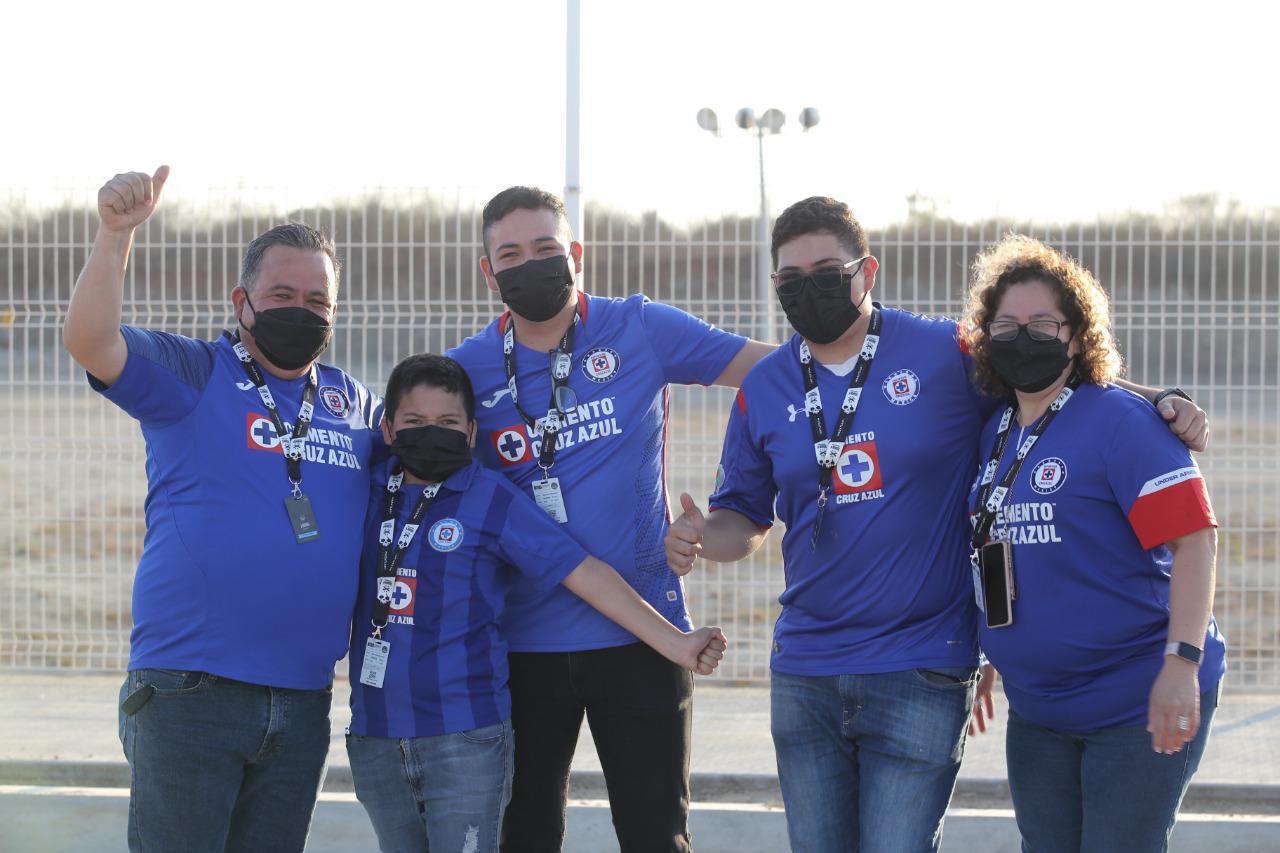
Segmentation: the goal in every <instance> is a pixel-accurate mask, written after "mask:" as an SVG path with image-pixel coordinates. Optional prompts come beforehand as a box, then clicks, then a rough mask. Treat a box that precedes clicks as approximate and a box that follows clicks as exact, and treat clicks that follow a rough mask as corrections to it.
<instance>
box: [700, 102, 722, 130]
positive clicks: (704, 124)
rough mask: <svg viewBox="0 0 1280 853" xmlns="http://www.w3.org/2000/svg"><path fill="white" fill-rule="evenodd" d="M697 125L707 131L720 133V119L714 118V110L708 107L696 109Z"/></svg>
mask: <svg viewBox="0 0 1280 853" xmlns="http://www.w3.org/2000/svg"><path fill="white" fill-rule="evenodd" d="M698 127H700V128H702V129H703V130H705V131H706V132H707V133H714V134H715V135H716V136H719V135H720V120H719V119H717V118H716V111H715V110H713V109H710V108H709V107H703V108H702V109H700V110H698Z"/></svg>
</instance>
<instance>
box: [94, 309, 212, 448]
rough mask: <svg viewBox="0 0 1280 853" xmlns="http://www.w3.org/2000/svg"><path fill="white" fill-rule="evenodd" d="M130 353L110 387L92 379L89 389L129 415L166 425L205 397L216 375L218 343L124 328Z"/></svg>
mask: <svg viewBox="0 0 1280 853" xmlns="http://www.w3.org/2000/svg"><path fill="white" fill-rule="evenodd" d="M120 332H121V334H122V335H124V341H125V345H126V346H127V347H128V350H129V355H128V357H127V358H126V359H125V363H124V370H123V372H121V374H120V378H119V379H117V380H116V381H115V382H114V383H112V384H111V385H110V386H107V385H106V384H104V383H103V382H101V381H100V380H99V379H98V378H97V377H95V376H92V375H89V377H88V379H89V385H90V387H92V388H93V390H95V391H97V392H98V393H100V394H102V396H103V397H106V398H107V399H108V400H110V401H111V402H113V403H115V404H116V405H117V406H119V407H120V408H121V409H123V410H124V411H125V412H126V413H127V414H129V415H130V416H131V417H133V418H136V419H137V420H139V421H141V422H142V423H144V424H149V425H152V426H163V425H165V424H169V423H173V422H175V421H178V420H181V419H182V418H184V417H186V416H187V415H188V414H189V413H190V412H191V410H192V409H194V408H195V407H196V404H197V403H198V402H199V401H200V397H201V396H202V395H203V394H204V389H205V386H206V385H208V384H209V377H210V375H212V373H213V358H214V352H213V347H214V345H213V344H212V343H210V342H208V341H199V340H196V339H194V338H188V337H184V336H182V335H174V334H170V333H168V332H155V331H151V330H149V329H138V328H135V327H133V326H121V327H120Z"/></svg>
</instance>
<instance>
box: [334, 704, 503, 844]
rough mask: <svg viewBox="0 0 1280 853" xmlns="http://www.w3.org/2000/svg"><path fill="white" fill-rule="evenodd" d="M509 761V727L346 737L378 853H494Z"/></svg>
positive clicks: (354, 775) (357, 789)
mask: <svg viewBox="0 0 1280 853" xmlns="http://www.w3.org/2000/svg"><path fill="white" fill-rule="evenodd" d="M514 753H515V738H514V737H513V735H512V732H511V721H510V720H507V721H505V722H502V723H498V724H497V725H493V726H485V727H484V728H479V729H472V730H471V731H466V732H457V733H454V734H447V735H438V736H435V737H416V738H388V737H364V736H361V735H347V755H348V756H350V758H351V777H352V780H353V781H354V782H355V788H356V799H358V800H359V801H360V803H361V805H363V806H364V808H365V811H367V812H368V813H369V820H370V821H371V822H372V823H373V830H374V832H376V833H377V835H378V846H379V848H380V849H381V850H382V851H383V853H428V851H430V850H436V851H442V850H443V851H459V850H462V851H466V853H497V850H498V840H499V836H500V834H501V831H502V814H503V812H504V811H505V810H506V807H507V803H508V802H509V801H510V800H511V771H512V767H513V765H514V761H513V760H512V759H513V755H514Z"/></svg>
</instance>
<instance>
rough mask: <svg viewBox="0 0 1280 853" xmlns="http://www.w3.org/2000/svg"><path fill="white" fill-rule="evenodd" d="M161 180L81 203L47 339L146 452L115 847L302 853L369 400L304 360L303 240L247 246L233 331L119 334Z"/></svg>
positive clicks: (306, 264) (346, 620) (321, 252)
mask: <svg viewBox="0 0 1280 853" xmlns="http://www.w3.org/2000/svg"><path fill="white" fill-rule="evenodd" d="M168 177H169V168H168V167H167V166H161V167H160V168H159V169H158V170H156V172H155V173H154V174H148V173H145V172H130V173H127V174H120V175H116V176H115V177H114V178H112V179H111V180H110V181H108V182H107V183H106V184H105V185H104V186H103V187H102V189H101V190H100V191H99V193H98V215H99V218H100V225H99V228H98V233H97V236H96V238H95V239H94V244H93V249H92V251H91V252H90V255H89V259H88V261H87V262H86V264H85V268H84V271H83V272H82V273H81V274H80V280H79V281H78V282H77V284H76V289H75V292H74V294H73V295H72V297H71V304H70V306H69V307H68V309H67V317H66V322H65V325H64V329H63V333H64V339H65V344H66V347H67V350H68V351H69V352H70V353H71V355H72V356H73V357H74V358H75V359H76V361H77V362H79V363H80V365H81V366H83V367H84V368H85V370H86V371H87V372H88V374H89V377H88V378H89V384H90V385H91V386H92V387H93V389H94V390H95V391H97V392H99V393H100V394H102V395H103V396H104V397H106V398H107V399H108V400H110V401H111V402H113V403H115V404H116V405H117V406H119V407H120V408H121V409H123V410H124V411H125V412H126V413H128V414H129V415H130V416H132V417H133V418H135V419H136V420H138V422H139V424H140V426H141V429H142V435H143V438H144V439H145V441H146V446H147V500H146V520H147V533H146V539H145V541H144V544H143V549H142V557H141V559H140V560H139V563H138V569H137V573H136V575H135V578H134V588H133V623H134V625H133V632H132V636H131V638H130V646H131V648H130V658H129V673H128V677H127V678H126V679H125V683H124V685H123V686H122V688H121V691H120V737H121V741H122V744H123V746H124V752H125V756H126V758H128V760H129V766H130V770H131V784H130V801H129V849H130V850H132V851H174V850H183V851H210V853H213V851H233V850H234V851H240V850H243V851H249V850H254V851H260V850H271V851H301V850H302V849H303V846H304V844H305V842H306V837H307V830H308V827H309V825H310V820H311V812H312V809H313V808H314V805H315V798H316V792H317V791H318V789H319V787H320V782H321V779H322V778H323V774H324V763H325V757H326V755H327V754H328V748H329V705H330V701H331V699H332V681H333V667H334V663H335V662H336V661H337V660H338V659H339V658H341V657H342V656H343V654H344V653H345V652H346V648H347V639H348V634H349V628H350V620H351V611H352V607H353V605H354V603H355V597H356V582H357V571H358V566H359V560H360V544H361V534H362V530H361V525H362V522H363V519H364V511H365V500H366V497H367V495H368V476H369V475H368V468H369V463H370V461H371V454H372V451H373V448H374V446H375V443H380V439H378V438H376V436H377V432H376V427H377V426H378V423H379V421H380V418H381V414H380V408H381V402H380V401H379V400H378V399H377V398H376V397H375V396H374V395H372V394H371V393H370V392H369V391H368V390H367V389H366V388H365V387H364V386H363V385H361V384H360V383H358V382H356V381H355V380H353V379H352V378H350V377H349V376H347V375H346V374H345V373H344V372H342V371H341V370H339V369H338V368H336V367H331V366H329V365H327V364H320V363H319V362H317V361H316V359H317V358H318V357H319V356H320V354H321V352H323V351H324V349H325V348H326V347H327V346H328V344H329V340H330V338H331V336H332V334H333V327H332V324H333V320H334V317H335V315H336V314H337V296H338V271H339V263H338V260H337V258H336V256H335V253H334V247H333V244H332V243H331V242H330V241H329V239H328V238H327V237H325V236H324V235H323V234H321V233H320V232H318V231H316V230H315V229H313V228H310V227H309V226H306V225H301V224H288V225H281V226H277V227H275V228H272V229H271V230H269V231H267V232H265V233H264V234H261V235H259V236H258V237H257V238H256V239H255V240H254V241H253V242H252V243H250V244H249V247H248V249H247V250H246V252H245V255H244V261H243V265H242V267H241V272H240V278H239V281H238V282H237V283H236V284H235V285H234V287H233V288H232V290H231V302H232V312H233V314H234V316H235V319H236V328H235V331H227V332H223V333H222V335H221V336H220V337H219V338H218V339H217V340H214V341H203V340H196V339H193V338H189V337H185V336H182V335H175V334H170V333H167V332H158V331H150V330H146V329H139V328H135V327H133V326H128V325H122V324H121V318H122V313H123V302H124V276H125V269H126V265H127V263H128V259H129V252H130V249H131V247H132V245H133V238H134V233H135V231H136V229H137V228H138V226H140V225H142V224H143V223H144V222H146V221H147V219H148V218H149V217H150V216H151V215H152V213H153V212H154V211H155V209H156V206H157V205H158V203H159V200H160V195H161V192H162V191H163V189H164V186H165V182H166V180H167V179H168ZM165 285H166V286H167V285H168V282H165ZM317 437H319V440H309V439H317ZM321 441H323V445H325V446H321Z"/></svg>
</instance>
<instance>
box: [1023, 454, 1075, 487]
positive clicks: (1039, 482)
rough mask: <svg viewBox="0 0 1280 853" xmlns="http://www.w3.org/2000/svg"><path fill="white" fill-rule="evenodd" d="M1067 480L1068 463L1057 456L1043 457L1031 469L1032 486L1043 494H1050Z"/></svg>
mask: <svg viewBox="0 0 1280 853" xmlns="http://www.w3.org/2000/svg"><path fill="white" fill-rule="evenodd" d="M1066 481H1067V463H1065V462H1063V461H1062V460H1061V459H1059V458H1058V457H1056V456H1051V457H1049V458H1048V459H1042V460H1041V461H1040V463H1039V464H1038V465H1036V467H1034V468H1032V469H1031V488H1033V489H1035V490H1036V491H1037V492H1039V493H1040V494H1042V495H1050V494H1053V493H1054V492H1056V491H1058V489H1061V488H1062V484H1063V483H1065V482H1066Z"/></svg>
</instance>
